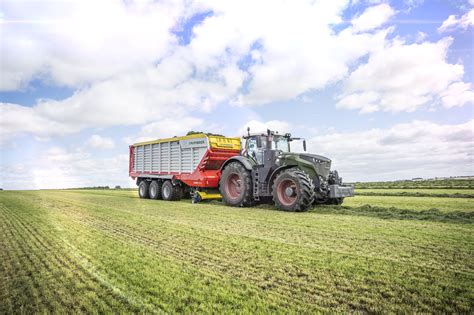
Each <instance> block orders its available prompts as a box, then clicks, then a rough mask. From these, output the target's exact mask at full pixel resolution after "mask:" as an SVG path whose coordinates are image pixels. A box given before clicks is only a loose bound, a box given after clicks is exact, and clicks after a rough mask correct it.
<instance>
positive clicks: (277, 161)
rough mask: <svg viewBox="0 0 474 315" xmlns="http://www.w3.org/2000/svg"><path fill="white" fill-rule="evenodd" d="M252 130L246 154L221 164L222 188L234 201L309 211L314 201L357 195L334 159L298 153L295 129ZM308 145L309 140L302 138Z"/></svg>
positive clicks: (238, 204) (337, 202) (227, 198)
mask: <svg viewBox="0 0 474 315" xmlns="http://www.w3.org/2000/svg"><path fill="white" fill-rule="evenodd" d="M247 132H248V134H247V136H245V137H244V139H245V140H246V142H245V149H244V150H243V151H242V155H239V156H235V157H232V158H230V159H229V160H227V161H226V162H225V163H224V164H223V165H222V167H221V178H220V181H219V190H220V193H221V195H222V199H223V201H224V202H225V203H226V204H227V205H230V206H235V207H248V206H252V205H254V204H256V203H259V202H273V203H274V204H275V205H276V206H277V207H278V208H279V209H280V210H284V211H306V210H308V209H309V208H310V207H311V206H312V205H313V204H335V205H340V204H342V202H343V200H344V198H345V197H351V196H354V187H353V186H352V185H344V184H343V183H342V178H340V177H339V175H338V173H337V171H331V160H330V159H328V158H326V157H324V156H321V155H316V154H307V153H293V152H291V150H290V142H291V141H294V140H301V139H300V138H292V137H291V134H289V133H287V134H284V135H280V134H278V132H273V131H270V130H267V133H262V134H250V130H249V129H248V130H247ZM303 148H304V151H306V141H305V140H303Z"/></svg>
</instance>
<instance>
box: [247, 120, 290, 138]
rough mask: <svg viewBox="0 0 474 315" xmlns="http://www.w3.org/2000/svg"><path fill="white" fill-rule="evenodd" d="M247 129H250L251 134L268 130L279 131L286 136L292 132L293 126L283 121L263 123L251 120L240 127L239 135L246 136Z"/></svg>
mask: <svg viewBox="0 0 474 315" xmlns="http://www.w3.org/2000/svg"><path fill="white" fill-rule="evenodd" d="M247 128H250V133H259V132H263V133H265V132H266V131H267V129H270V130H272V131H278V133H280V134H285V133H287V132H290V131H291V130H292V127H291V125H290V124H289V123H288V122H286V121H281V120H269V121H266V122H262V121H259V120H250V121H248V122H247V123H246V124H245V125H244V126H242V127H240V128H239V130H238V134H239V135H246V134H247Z"/></svg>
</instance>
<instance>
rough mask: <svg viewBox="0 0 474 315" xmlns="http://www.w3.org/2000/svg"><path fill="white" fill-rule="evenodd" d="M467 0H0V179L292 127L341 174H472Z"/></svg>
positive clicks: (95, 174)
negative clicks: (143, 145) (150, 143)
mask: <svg viewBox="0 0 474 315" xmlns="http://www.w3.org/2000/svg"><path fill="white" fill-rule="evenodd" d="M473 24H474V1H473V0H431V1H428V0H425V1H423V0H400V1H383V0H356V1H354V0H353V1H349V0H332V1H326V0H320V1H318V0H314V1H313V0H312V1H280V0H272V1H255V0H254V1H245V0H239V1H218V0H216V1H213V0H200V1H193V0H185V1H179V0H174V1H159V0H158V1H133V0H124V1H112V0H102V1H92V0H90V1H89V0H49V1H42V0H15V1H10V0H3V1H2V2H1V4H0V49H1V55H0V57H1V64H0V150H1V154H0V187H1V188H4V189H43V188H69V187H83V186H104V185H109V186H112V187H113V186H115V185H121V186H122V187H133V186H134V183H133V181H132V180H131V179H130V178H129V177H128V146H129V145H130V144H132V143H134V142H137V141H141V140H150V139H157V138H164V137H170V136H180V135H184V134H186V132H187V131H189V130H198V131H205V132H214V133H220V134H224V135H227V136H241V135H243V133H244V132H245V130H246V127H247V126H249V127H250V128H251V130H252V131H254V132H258V131H263V130H266V129H267V128H270V129H273V130H277V131H279V132H280V133H284V132H291V133H292V134H293V135H294V136H299V137H303V138H305V139H306V140H307V143H308V151H309V152H311V153H316V154H321V155H325V156H327V157H329V158H331V159H332V161H333V164H332V165H333V169H337V170H338V171H339V174H340V175H341V176H342V177H343V178H344V180H345V181H349V182H354V181H382V180H398V179H409V178H413V177H423V178H432V177H442V176H459V175H474V168H473V165H474V164H473V156H474V107H473V105H474V91H473V71H474V69H473V68H474V67H473V65H474V59H473V48H474V46H473V41H474V39H473V38H474V36H473Z"/></svg>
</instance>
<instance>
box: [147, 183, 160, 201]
mask: <svg viewBox="0 0 474 315" xmlns="http://www.w3.org/2000/svg"><path fill="white" fill-rule="evenodd" d="M162 186H163V182H161V181H157V180H154V181H152V182H151V184H150V188H149V194H150V199H163V195H162V194H161V187H162Z"/></svg>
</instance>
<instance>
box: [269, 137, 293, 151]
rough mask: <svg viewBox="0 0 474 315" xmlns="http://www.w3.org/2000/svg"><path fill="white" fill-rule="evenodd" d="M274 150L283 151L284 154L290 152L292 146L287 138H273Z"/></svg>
mask: <svg viewBox="0 0 474 315" xmlns="http://www.w3.org/2000/svg"><path fill="white" fill-rule="evenodd" d="M272 149H274V150H281V151H283V152H290V145H289V143H288V138H286V137H275V136H274V137H273V141H272Z"/></svg>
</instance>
